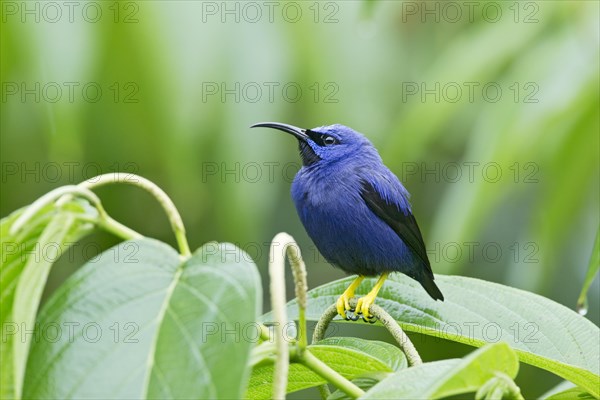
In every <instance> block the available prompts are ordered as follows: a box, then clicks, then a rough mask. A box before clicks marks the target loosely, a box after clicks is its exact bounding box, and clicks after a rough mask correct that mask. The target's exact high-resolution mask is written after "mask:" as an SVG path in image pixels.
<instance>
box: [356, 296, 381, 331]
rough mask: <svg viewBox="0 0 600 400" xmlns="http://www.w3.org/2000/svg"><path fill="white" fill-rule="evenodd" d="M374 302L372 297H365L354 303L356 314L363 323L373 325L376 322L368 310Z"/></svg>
mask: <svg viewBox="0 0 600 400" xmlns="http://www.w3.org/2000/svg"><path fill="white" fill-rule="evenodd" d="M374 300H375V298H374V296H371V295H366V296H365V297H361V298H360V299H358V302H357V303H356V311H357V312H356V314H358V315H360V316H361V318H362V320H363V321H365V322H369V323H371V324H374V323H375V321H376V320H377V318H376V317H375V316H374V315H372V314H371V312H370V311H369V308H370V307H371V304H373V302H374Z"/></svg>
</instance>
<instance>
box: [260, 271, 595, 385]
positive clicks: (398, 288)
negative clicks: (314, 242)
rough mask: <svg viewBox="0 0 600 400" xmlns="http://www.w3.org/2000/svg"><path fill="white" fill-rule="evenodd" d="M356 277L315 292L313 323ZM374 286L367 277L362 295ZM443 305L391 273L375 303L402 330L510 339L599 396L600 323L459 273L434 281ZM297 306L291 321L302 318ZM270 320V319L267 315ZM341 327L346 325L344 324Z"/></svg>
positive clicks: (528, 358) (531, 360)
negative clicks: (440, 292)
mask: <svg viewBox="0 0 600 400" xmlns="http://www.w3.org/2000/svg"><path fill="white" fill-rule="evenodd" d="M352 279H353V278H352V277H349V278H346V279H342V280H337V281H334V282H331V283H328V284H326V285H323V286H320V287H318V288H315V289H313V290H311V291H310V292H309V293H308V297H309V301H308V308H307V319H309V320H318V319H319V317H320V316H321V314H322V313H323V311H324V310H325V309H327V308H328V307H329V306H330V305H331V304H334V303H335V301H336V300H337V298H338V296H340V295H341V294H342V292H343V291H344V290H345V289H346V288H347V287H348V285H349V284H350V282H351V281H352ZM374 283H375V280H374V279H365V281H364V282H363V284H361V286H360V287H359V288H358V290H357V296H361V295H365V294H366V293H367V292H368V290H369V289H370V288H372V287H373V285H374ZM436 283H438V285H439V287H440V289H441V290H442V292H443V293H444V296H445V298H446V300H445V301H444V302H435V301H433V300H432V299H430V298H429V297H428V296H427V294H426V293H425V291H423V289H422V288H421V287H420V286H419V284H418V283H416V282H415V281H413V280H412V279H410V278H408V277H406V276H404V275H402V274H393V275H392V276H390V278H388V280H387V281H386V283H385V285H384V286H383V288H382V289H381V291H380V292H379V296H378V297H377V300H376V303H377V304H379V305H380V306H381V307H383V308H384V309H385V310H386V311H387V312H388V313H390V314H391V315H392V316H393V317H394V318H395V319H396V320H397V321H398V323H399V324H400V325H401V326H402V328H403V329H405V330H407V331H412V332H419V333H422V334H425V335H431V336H436V337H441V338H444V339H448V340H453V341H457V342H461V343H466V344H469V345H471V346H477V347H480V346H483V345H484V344H486V343H495V342H498V341H505V342H507V343H508V344H509V345H510V346H512V348H513V349H515V351H516V352H517V354H518V355H519V360H520V361H522V362H525V363H528V364H531V365H535V366H537V367H540V368H543V369H545V370H548V371H550V372H553V373H555V374H556V375H559V376H561V377H563V378H565V379H567V380H569V381H571V382H573V383H576V384H577V385H579V386H581V387H583V388H585V389H586V390H589V392H590V393H592V394H593V395H595V396H597V395H599V389H598V388H599V386H600V378H599V376H598V372H599V369H600V366H599V365H598V359H600V351H599V346H600V344H599V342H598V336H599V335H600V331H599V329H598V327H597V326H595V325H594V324H593V323H592V322H590V321H589V320H587V319H586V318H582V317H581V315H579V314H577V313H576V312H574V311H573V310H570V309H568V308H567V307H564V306H563V305H561V304H558V303H556V302H554V301H552V300H550V299H547V298H544V297H542V296H538V295H536V294H533V293H529V292H525V291H523V290H519V289H515V288H511V287H508V286H503V285H500V284H496V283H491V282H486V281H482V280H479V279H473V278H466V277H460V276H444V275H438V276H436ZM296 309H297V306H296V305H295V302H294V301H292V302H290V303H289V306H288V316H289V317H290V318H297V311H296ZM264 318H265V319H266V320H268V319H269V315H268V314H267V315H266V316H264ZM342 322H343V321H342Z"/></svg>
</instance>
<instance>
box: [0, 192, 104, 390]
mask: <svg viewBox="0 0 600 400" xmlns="http://www.w3.org/2000/svg"><path fill="white" fill-rule="evenodd" d="M24 211H25V208H22V209H20V210H18V211H15V212H14V213H12V214H11V215H9V216H8V217H6V218H3V219H2V221H0V237H1V239H0V243H1V248H2V260H1V262H0V298H1V306H0V323H1V324H2V343H1V344H0V350H1V352H2V363H0V376H1V378H0V388H1V389H0V398H17V399H18V398H21V393H22V386H23V375H24V374H25V363H26V360H27V355H28V352H29V347H30V344H31V339H32V335H31V334H27V332H28V331H31V330H32V329H33V325H34V321H35V316H36V313H37V310H38V307H39V304H40V300H41V297H42V293H43V290H44V287H45V285H46V280H47V278H48V274H49V273H50V269H51V268H52V265H53V264H54V262H55V261H56V260H57V259H58V258H59V257H60V255H61V254H63V253H64V252H65V251H66V250H67V249H68V248H69V247H70V246H71V245H72V244H73V243H74V242H75V241H77V240H78V239H80V238H81V237H82V236H84V235H86V234H88V233H90V232H91V230H92V228H93V225H92V224H90V223H87V222H82V221H81V220H80V219H78V218H80V217H86V218H88V219H90V220H93V219H95V218H96V217H97V212H96V210H95V209H94V208H93V207H91V206H90V205H89V204H88V203H87V202H85V201H81V200H72V201H70V202H68V203H66V204H63V205H62V206H60V207H56V206H54V205H49V206H46V207H44V208H42V209H41V210H40V211H38V212H37V213H36V215H34V216H33V217H32V219H31V220H29V221H28V222H27V223H26V224H25V225H24V226H23V227H22V228H21V229H20V230H19V231H18V232H16V233H14V234H11V232H10V227H11V226H12V224H13V223H14V222H15V221H16V220H17V219H18V218H19V216H20V215H22V214H23V212H24Z"/></svg>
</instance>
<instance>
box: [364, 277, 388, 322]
mask: <svg viewBox="0 0 600 400" xmlns="http://www.w3.org/2000/svg"><path fill="white" fill-rule="evenodd" d="M388 275H389V272H385V273H383V274H381V276H380V277H379V280H378V281H377V283H376V284H375V286H373V289H372V290H371V291H370V292H369V294H367V295H366V296H365V297H361V298H360V299H358V303H357V304H356V314H362V316H363V318H370V317H371V313H370V312H369V307H371V304H373V303H374V302H375V298H376V297H377V293H379V289H381V287H382V286H383V283H384V282H385V280H386V279H387V277H388Z"/></svg>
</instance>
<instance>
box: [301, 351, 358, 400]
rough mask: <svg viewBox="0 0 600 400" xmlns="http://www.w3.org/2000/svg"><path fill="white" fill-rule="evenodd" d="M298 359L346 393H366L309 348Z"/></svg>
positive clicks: (355, 394) (353, 394)
mask: <svg viewBox="0 0 600 400" xmlns="http://www.w3.org/2000/svg"><path fill="white" fill-rule="evenodd" d="M298 361H299V362H300V363H301V364H302V365H304V366H305V367H308V368H310V369H311V370H312V371H314V372H316V373H317V374H318V375H319V376H321V377H322V378H324V379H325V380H327V381H328V382H331V383H332V384H333V385H335V387H337V388H338V389H340V390H341V391H343V392H344V393H346V394H347V395H348V396H351V397H353V398H358V397H360V396H362V395H364V394H365V392H364V391H363V390H362V389H361V388H359V387H358V386H356V385H355V384H353V383H352V382H350V381H349V380H347V379H346V378H344V377H343V376H342V375H340V374H339V373H338V372H337V371H335V370H334V369H332V368H331V367H329V366H328V365H327V364H325V363H324V362H323V361H321V360H319V359H318V358H317V357H315V356H314V355H313V354H312V353H311V352H310V350H308V349H306V350H304V352H303V354H302V356H300V357H299V359H298Z"/></svg>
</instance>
